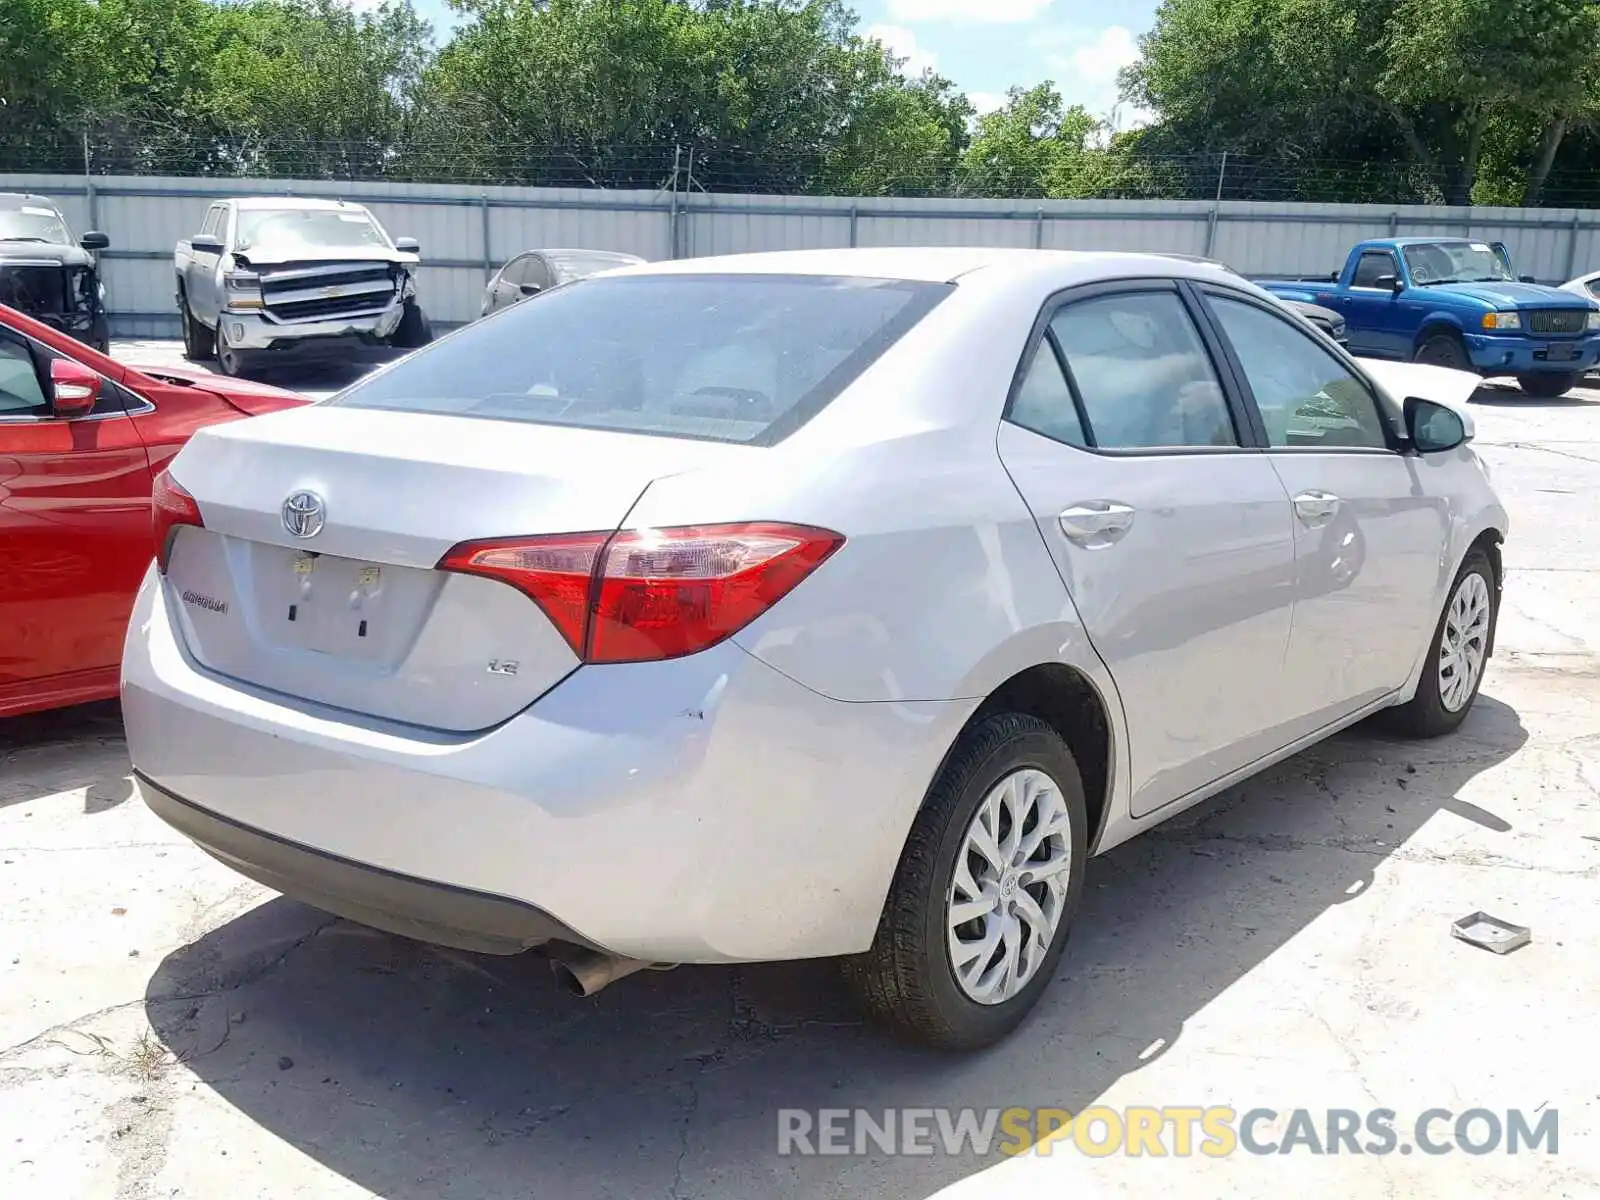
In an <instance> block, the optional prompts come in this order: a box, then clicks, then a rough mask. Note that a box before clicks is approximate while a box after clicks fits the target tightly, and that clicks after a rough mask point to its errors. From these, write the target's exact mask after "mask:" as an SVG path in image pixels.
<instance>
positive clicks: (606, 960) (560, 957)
mask: <svg viewBox="0 0 1600 1200" xmlns="http://www.w3.org/2000/svg"><path fill="white" fill-rule="evenodd" d="M550 969H551V970H553V971H554V972H555V974H556V982H557V983H559V984H560V985H561V987H562V988H564V989H565V990H566V991H569V992H571V993H572V994H573V995H574V996H592V995H594V994H595V993H596V992H598V991H599V990H600V989H601V988H603V987H607V986H609V985H610V984H613V983H615V982H616V981H617V980H619V979H623V978H625V977H627V976H629V975H632V974H634V973H635V972H636V971H648V970H658V971H660V970H667V969H670V968H669V967H667V966H665V965H663V964H660V963H649V962H642V961H641V960H639V959H637V958H620V957H618V956H617V955H615V954H603V953H601V952H600V951H598V950H585V949H584V948H583V947H581V946H570V947H567V946H564V947H562V948H561V949H560V950H559V951H555V952H553V953H552V954H551V956H550Z"/></svg>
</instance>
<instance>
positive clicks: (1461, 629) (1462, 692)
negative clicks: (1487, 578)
mask: <svg viewBox="0 0 1600 1200" xmlns="http://www.w3.org/2000/svg"><path fill="white" fill-rule="evenodd" d="M1488 646H1489V585H1488V584H1487V583H1485V582H1484V579H1483V576H1482V575H1480V574H1479V573H1478V572H1476V571H1472V572H1469V573H1468V574H1466V575H1464V576H1462V578H1461V582H1460V583H1459V584H1457V585H1456V590H1455V594H1454V595H1453V596H1451V597H1450V606H1449V608H1447V609H1446V610H1445V618H1444V633H1443V635H1442V636H1441V637H1440V638H1439V703H1440V704H1441V705H1443V706H1444V708H1445V710H1446V711H1448V712H1460V711H1461V709H1462V708H1463V707H1465V705H1466V704H1467V702H1468V701H1469V700H1471V699H1472V694H1473V692H1474V691H1475V690H1476V688H1477V686H1478V679H1479V677H1480V676H1481V675H1482V674H1483V666H1484V662H1485V660H1486V659H1487V657H1488V654H1487V651H1488Z"/></svg>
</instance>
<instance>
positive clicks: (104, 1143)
mask: <svg viewBox="0 0 1600 1200" xmlns="http://www.w3.org/2000/svg"><path fill="white" fill-rule="evenodd" d="M158 351H159V352H160V353H166V354H170V353H171V349H170V347H168V348H163V347H155V346H148V345H138V346H133V347H129V348H126V349H125V353H126V356H127V358H128V361H130V362H138V361H146V362H148V361H154V360H153V358H152V357H151V356H152V355H153V354H155V353H157V352H158ZM339 382H340V381H338V380H330V379H328V378H326V377H325V376H319V377H317V378H313V379H309V380H306V381H304V382H303V386H305V387H306V388H307V389H308V390H316V391H326V390H328V389H329V388H330V387H337V386H339ZM1474 414H1475V416H1476V419H1477V422H1478V428H1479V443H1478V444H1479V447H1480V449H1481V451H1482V453H1483V454H1484V456H1485V457H1486V458H1487V459H1488V461H1489V462H1490V463H1491V465H1492V467H1493V470H1494V474H1495V481H1496V483H1497V485H1498V486H1499V488H1500V490H1501V493H1502V495H1503V496H1504V498H1505V500H1506V502H1507V504H1508V506H1509V508H1510V510H1511V513H1512V521H1513V534H1512V538H1511V541H1510V542H1509V544H1508V547H1507V563H1508V566H1509V568H1510V574H1509V580H1508V583H1507V587H1506V608H1505V611H1504V616H1503V621H1502V626H1501V634H1500V646H1499V653H1498V655H1497V657H1496V658H1495V660H1494V661H1493V664H1492V667H1491V670H1490V673H1489V675H1488V679H1487V682H1486V684H1485V687H1484V694H1483V696H1482V698H1481V699H1480V701H1479V703H1478V706H1477V708H1476V709H1475V710H1474V712H1473V714H1472V715H1471V717H1470V718H1469V720H1468V721H1467V723H1466V725H1465V726H1464V727H1463V728H1462V730H1461V731H1460V732H1459V733H1458V734H1457V735H1455V736H1454V737H1451V738H1448V739H1444V740H1441V741H1437V742H1433V743H1427V744H1412V743H1404V742H1397V741H1392V740H1389V739H1388V738H1386V737H1385V736H1384V735H1383V734H1382V733H1380V732H1378V731H1375V730H1372V729H1368V728H1362V729H1358V730H1355V731H1352V732H1350V733H1348V734H1345V735H1343V736H1340V737H1338V738H1336V739H1334V740H1333V741H1331V742H1329V743H1326V744H1324V745H1322V746H1320V747H1318V748H1316V749H1314V750H1312V751H1310V752H1308V753H1305V754H1302V755H1300V756H1298V757H1297V758H1294V759H1292V760H1290V761H1289V762H1286V763H1284V764H1282V765H1280V766H1279V767H1277V768H1275V769H1273V770H1272V771H1270V772H1268V773H1267V774H1265V775H1263V776H1260V777H1258V778H1256V779H1254V780H1252V781H1250V782H1248V783H1246V784H1245V785H1243V786H1240V787H1237V788H1234V789H1232V790H1231V791H1229V792H1227V793H1226V794H1224V795H1222V796H1220V797H1218V798H1217V799H1216V800H1214V801H1212V802H1210V803H1208V804H1206V805H1203V806H1201V807H1200V808H1198V809H1196V810H1192V811H1191V812H1189V813H1187V814H1185V815H1183V816H1182V817H1180V818H1178V819H1177V820H1176V821H1175V822H1173V823H1171V824H1170V825H1168V826H1167V827H1164V828H1163V829H1161V830H1159V831H1157V832H1156V833H1153V834H1151V835H1148V836H1146V837H1144V838H1142V839H1139V840H1137V841H1135V842H1133V843H1130V844H1128V845H1126V846H1124V847H1121V848H1119V849H1117V850H1116V851H1113V852H1112V853H1111V854H1109V855H1107V856H1105V857H1103V858H1101V859H1098V860H1096V861H1095V862H1094V863H1093V864H1092V866H1091V868H1090V874H1089V879H1088V885H1087V888H1086V891H1085V898H1084V906H1083V911H1082V914H1081V917H1080V920H1079V925H1078V928H1077V931H1076V934H1075V937H1074V939H1073V941H1072V942H1071V944H1070V945H1069V948H1068V951H1067V954H1066V957H1065V959H1064V960H1063V962H1062V965H1061V968H1060V972H1059V978H1058V979H1057V980H1056V982H1055V985H1054V986H1053V987H1052V989H1051V990H1050V992H1049V993H1048V994H1047V995H1046V997H1045V999H1044V1001H1043V1002H1042V1003H1041V1005H1040V1007H1039V1009H1038V1011H1037V1013H1036V1014H1035V1016H1034V1018H1033V1019H1032V1020H1031V1021H1030V1022H1029V1023H1028V1024H1027V1025H1026V1026H1025V1027H1024V1028H1023V1029H1022V1030H1021V1031H1020V1032H1019V1034H1018V1035H1017V1036H1016V1037H1014V1038H1013V1039H1012V1040H1010V1041H1009V1042H1007V1043H1006V1044H1004V1045H1002V1046H1000V1047H998V1048H996V1049H995V1050H993V1051H990V1052H988V1053H985V1054H981V1055H974V1056H966V1057H945V1056H940V1055H934V1054H928V1053H921V1052H916V1051H911V1050H907V1049H904V1048H901V1047H899V1046H897V1045H895V1044H892V1043H889V1042H886V1041H884V1040H883V1039H881V1038H880V1037H879V1036H877V1035H876V1034H875V1033H873V1032H871V1031H869V1030H867V1029H864V1028H862V1027H861V1026H860V1024H859V1023H858V1019H857V1017H856V1015H855V1013H854V1012H853V1010H852V1009H851V1007H850V1005H849V1004H848V1002H847V1000H846V998H845V997H844V995H843V993H842V992H841V990H840V988H839V986H838V985H837V983H836V982H835V979H834V976H833V973H832V971H831V970H830V969H829V967H828V966H827V965H826V964H818V963H812V964H797V965H781V966H771V967H759V968H742V969H693V968H685V969H680V970H677V971H674V972H670V973H665V974H645V975H642V976H636V977H634V978H632V979H629V980H625V981H623V982H622V983H619V984H617V985H616V986H615V987H613V988H611V989H609V990H607V991H606V992H604V993H603V994H602V995H600V996H599V997H597V998H596V999H594V1000H592V1001H577V1000H573V999H571V998H569V997H567V996H565V995H564V994H561V993H559V992H558V991H557V990H556V987H555V985H554V983H553V981H552V978H551V975H550V972H549V970H548V967H547V965H546V964H545V963H544V962H542V961H541V960H540V959H539V958H537V957H536V956H525V957H523V958H520V959H510V960H508V959H492V958H477V957H473V956H470V955H464V954H456V953H451V952H442V951H438V950H432V949H429V948H426V947H423V946H420V945H415V944H412V943H409V942H404V941H401V940H398V939H395V938H390V937H387V936H384V935H381V934H376V933H373V932H370V931H367V930H365V929H362V928H358V927H356V926H353V925H350V924H348V923H345V922H340V921H333V920H330V919H329V918H327V917H326V916H323V915H321V914H319V913H317V912H314V911H312V910H310V909H307V908H305V907H302V906H300V905H297V904H295V903H293V902H290V901H287V900H284V899H281V898H276V897H274V896H273V895H272V894H270V893H268V892H266V891H264V890H263V889H261V888H259V887H256V886H255V885H253V884H249V883H246V882H244V881H242V880H241V879H240V878H239V877H237V876H235V875H233V874H232V873H230V872H229V871H228V870H227V869H225V868H223V867H222V866H220V865H218V864H217V863H215V862H213V861H212V860H210V859H209V858H207V857H206V856H204V855H203V854H201V853H200V852H199V851H197V850H195V849H194V848H193V847H192V846H190V845H189V844H188V843H186V842H184V841H183V840H182V839H181V838H179V837H177V836H175V835H174V834H172V833H171V832H170V831H169V830H168V829H167V828H166V827H165V826H164V825H162V824H161V823H160V822H158V821H157V820H156V819H155V818H154V817H152V816H151V815H150V814H149V813H148V812H146V811H145V810H144V808H143V807H142V805H140V804H139V803H138V802H137V801H130V798H131V792H132V789H131V785H130V782H129V778H128V761H127V758H126V754H125V751H124V748H123V744H122V741H121V738H120V732H119V727H118V719H117V712H116V709H115V707H114V706H102V707H98V708H92V709H83V710H75V711H69V712H63V713H58V714H53V715H48V716H43V717H38V718H27V719H20V720H14V721H11V722H7V723H4V724H0V912H3V913H4V917H3V920H0V1195H4V1196H16V1197H35V1196H37V1197H45V1196H50V1197H62V1198H71V1200H101V1198H105V1200H113V1198H114V1200H141V1198H145V1197H156V1196H161V1197H168V1196H188V1197H203V1198H205V1200H211V1198H212V1197H222V1196H226V1197H229V1198H230V1200H249V1198H252V1197H271V1198H272V1200H278V1198H285V1197H307V1198H310V1197H316V1198H317V1200H323V1198H328V1200H337V1198H340V1197H363V1196H384V1197H389V1198H392V1200H433V1198H436V1197H462V1198H464V1200H512V1198H517V1200H524V1198H526V1197H532V1196H537V1197H553V1198H557V1200H589V1198H591V1197H592V1198H595V1200H598V1198H601V1197H625V1198H628V1200H633V1198H637V1197H646V1196H662V1197H668V1198H670V1200H687V1198H690V1197H729V1198H734V1197H737V1198H741V1200H742V1198H744V1197H753V1196H783V1197H803V1198H812V1197H815V1198H818V1200H821V1198H823V1197H856V1196H860V1197H871V1198H872V1200H902V1198H905V1200H911V1198H918V1197H926V1196H928V1195H930V1194H931V1193H934V1192H936V1191H938V1190H939V1189H941V1188H944V1187H946V1186H947V1185H954V1186H953V1188H952V1190H951V1191H950V1193H949V1196H950V1197H951V1200H957V1198H958V1200H975V1198H977V1197H985V1198H987V1197H991V1196H993V1197H1002V1196H1003V1197H1006V1198H1007V1200H1018V1198H1029V1200H1031V1198H1032V1197H1035V1196H1037V1197H1040V1198H1043V1197H1047V1196H1048V1197H1051V1198H1052V1200H1054V1198H1056V1197H1061V1196H1102V1195H1106V1196H1108V1195H1118V1196H1121V1195H1128V1196H1140V1197H1145V1196H1158V1195H1173V1196H1182V1197H1184V1198H1185V1200H1189V1198H1194V1197H1207V1196H1215V1197H1222V1196H1228V1197H1261V1198H1266V1197H1272V1198H1274V1200H1277V1198H1280V1197H1282V1196H1284V1195H1287V1194H1292V1193H1291V1191H1290V1189H1296V1188H1299V1189H1303V1192H1302V1194H1307V1195H1340V1196H1367V1195H1375V1196H1376V1195H1387V1196H1394V1197H1435V1196H1437V1197H1457V1196H1461V1195H1466V1194H1469V1190H1470V1192H1471V1193H1473V1194H1476V1195H1478V1196H1483V1197H1488V1196H1505V1197H1511V1196H1517V1197H1525V1196H1541V1197H1561V1196H1567V1197H1580V1196H1582V1197H1592V1196H1596V1195H1600V1133H1597V1123H1600V1048H1597V1047H1600V1039H1597V1038H1596V1036H1595V1035H1596V1031H1597V1030H1600V1021H1597V1017H1600V703H1597V701H1600V394H1596V393H1585V394H1583V395H1579V396H1574V397H1572V398H1569V399H1567V400H1565V401H1562V402H1538V401H1531V400H1526V399H1524V398H1522V397H1521V396H1520V395H1518V394H1517V393H1516V392H1514V391H1511V392H1497V391H1493V390H1490V389H1484V390H1483V391H1482V392H1480V393H1479V397H1478V402H1477V403H1476V404H1475V406H1474ZM337 800H338V798H337V797H336V796H330V797H329V803H337ZM597 852H598V853H599V854H600V858H599V859H598V860H597V865H598V864H599V862H603V849H601V848H597ZM771 902H773V901H772V899H771V898H770V897H768V898H762V897H752V903H771ZM1478 909H1483V910H1487V911H1488V912H1490V913H1493V914H1495V915H1497V916H1499V917H1502V918H1505V919H1508V920H1511V921H1514V922H1517V923H1519V924H1523V925H1528V926H1531V927H1532V929H1533V942H1532V944H1531V945H1529V946H1527V947H1525V948H1524V949H1522V950H1519V951H1516V952H1515V953H1513V954H1511V955H1509V956H1506V957H1498V956H1496V955H1493V954H1489V953H1486V952H1484V951H1481V950H1478V949H1475V948H1472V947H1470V946H1468V945H1466V944H1464V943H1462V942H1459V941H1455V940H1453V939H1452V938H1451V937H1450V935H1449V925H1450V922H1451V921H1452V920H1453V919H1455V918H1457V917H1461V916H1464V915H1466V914H1468V913H1470V912H1473V911H1474V910H1478ZM1092 1103H1100V1104H1106V1105H1110V1106H1113V1107H1116V1108H1120V1107H1123V1106H1128V1105H1139V1104H1150V1105H1156V1106H1174V1105H1229V1106H1232V1107H1233V1108H1235V1109H1236V1110H1238V1111H1240V1112H1243V1111H1244V1110H1247V1109H1251V1108H1256V1107H1267V1108H1274V1109H1278V1110H1282V1111H1285V1112H1286V1111H1287V1110H1290V1109H1294V1108H1305V1109H1310V1110H1313V1114H1314V1117H1315V1119H1316V1121H1317V1123H1318V1124H1319V1125H1320V1124H1321V1122H1322V1116H1323V1112H1324V1110H1326V1109H1329V1108H1350V1109H1356V1110H1367V1109H1371V1108H1375V1107H1382V1108H1389V1109H1393V1110H1396V1112H1397V1113H1398V1114H1399V1117H1398V1121H1397V1124H1398V1125H1399V1126H1400V1127H1401V1128H1402V1130H1403V1129H1404V1128H1405V1125H1406V1122H1407V1121H1408V1120H1409V1119H1411V1118H1414V1117H1415V1116H1416V1115H1417V1114H1419V1113H1421V1112H1422V1111H1423V1110H1426V1109H1429V1108H1444V1109H1449V1110H1451V1111H1452V1112H1455V1113H1461V1112H1464V1111H1466V1110H1468V1109H1472V1108H1487V1109H1492V1110H1496V1111H1498V1112H1500V1113H1502V1114H1504V1113H1505V1112H1506V1110H1509V1109H1522V1110H1524V1111H1527V1112H1529V1113H1530V1114H1532V1112H1533V1110H1535V1109H1541V1108H1542V1109H1552V1108H1553V1109H1556V1110H1557V1111H1558V1113H1559V1128H1560V1141H1559V1152H1558V1153H1557V1154H1555V1155H1553V1156H1552V1155H1550V1154H1548V1153H1547V1152H1542V1151H1541V1152H1538V1153H1533V1154H1529V1153H1523V1154H1521V1155H1518V1156H1515V1157H1512V1156H1508V1155H1505V1154H1504V1153H1496V1154H1491V1155H1487V1156H1481V1157H1475V1156H1471V1155H1468V1154H1465V1153H1463V1152H1461V1151H1457V1152H1455V1153H1452V1154H1447V1155H1443V1156H1439V1157H1433V1156H1420V1155H1410V1156H1406V1155H1403V1154H1397V1155H1393V1156H1388V1157H1374V1156H1358V1157H1352V1156H1350V1155H1349V1154H1343V1155H1340V1156H1338V1157H1314V1156H1312V1155H1309V1154H1304V1153H1295V1154H1290V1155H1284V1156H1269V1157H1258V1156H1253V1155H1246V1154H1242V1153H1241V1154H1237V1155H1234V1156H1232V1157H1228V1158H1221V1159H1208V1158H1203V1157H1191V1158H1186V1159H1184V1160H1182V1161H1181V1162H1178V1161H1174V1160H1172V1159H1156V1158H1149V1157H1139V1158H1132V1157H1126V1156H1123V1155H1114V1156H1111V1157H1106V1158H1099V1159H1094V1158H1089V1157H1086V1156H1084V1155H1082V1154H1079V1153H1077V1152H1075V1151H1073V1150H1071V1149H1070V1148H1069V1149H1065V1150H1058V1151H1057V1152H1055V1153H1053V1154H1051V1155H1050V1156H1049V1157H1034V1156H1029V1157H1021V1158H1014V1159H1007V1160H1001V1159H1000V1158H999V1157H998V1155H997V1154H991V1155H989V1156H976V1155H943V1154H934V1155H929V1156H912V1157H890V1156H887V1155H885V1154H883V1153H881V1152H879V1151H877V1150H876V1149H872V1151H871V1152H870V1153H866V1154H862V1155H860V1156H848V1157H780V1156H779V1155H778V1153H777V1149H778V1118H777V1111H778V1110H779V1109H785V1108H797V1109H811V1110H816V1109H823V1108H842V1107H852V1106H861V1107H864V1108H866V1109H870V1110H872V1112H873V1114H874V1115H875V1116H881V1111H882V1110H883V1109H885V1108H894V1107H901V1106H915V1107H932V1106H974V1107H987V1106H996V1107H1008V1106H1017V1105H1032V1106H1049V1107H1061V1108H1066V1109H1070V1110H1073V1111H1077V1110H1081V1109H1082V1108H1084V1107H1085V1106H1087V1105H1090V1104H1092ZM1534 1120H1537V1118H1536V1117H1530V1123H1532V1121H1534ZM1441 1128H1443V1129H1445V1130H1447V1129H1448V1123H1446V1124H1445V1125H1444V1126H1442V1127H1441ZM1261 1136H1264V1137H1269V1136H1277V1134H1274V1133H1272V1132H1271V1131H1270V1130H1263V1131H1261ZM1402 1140H1408V1139H1404V1138H1403V1139H1402ZM1168 1144H1169V1145H1171V1142H1170V1139H1169V1142H1168Z"/></svg>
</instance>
